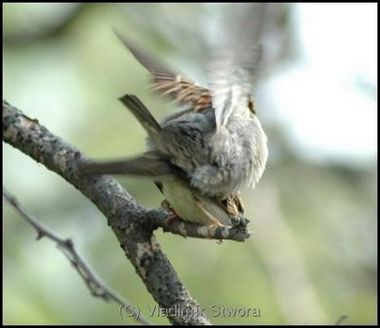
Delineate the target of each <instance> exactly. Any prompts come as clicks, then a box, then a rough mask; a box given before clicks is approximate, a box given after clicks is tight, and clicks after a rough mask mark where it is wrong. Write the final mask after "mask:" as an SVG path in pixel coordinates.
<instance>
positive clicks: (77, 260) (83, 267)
mask: <svg viewBox="0 0 380 328" xmlns="http://www.w3.org/2000/svg"><path fill="white" fill-rule="evenodd" d="M3 197H4V199H5V200H6V201H7V202H8V204H10V205H11V206H12V207H13V208H14V209H15V210H16V211H17V212H18V213H19V214H20V215H21V217H22V218H23V219H24V220H25V221H26V222H27V223H28V224H30V225H31V226H32V227H33V228H34V229H35V230H36V232H37V238H36V239H37V240H40V239H42V238H43V237H46V238H48V239H50V240H52V241H53V242H55V243H56V244H57V246H58V248H59V249H60V250H61V251H62V253H63V254H64V255H65V256H66V258H67V259H68V260H69V261H70V263H71V265H72V266H73V268H74V269H75V270H76V271H77V272H78V273H79V275H80V276H81V278H82V279H83V281H84V282H85V283H86V285H87V287H88V289H89V290H90V292H91V294H92V295H93V296H94V297H99V298H102V299H103V300H104V301H106V302H109V301H110V300H112V301H114V302H116V303H118V304H119V305H120V309H124V310H125V311H127V312H128V314H129V315H130V316H131V317H133V318H134V319H135V320H136V321H138V322H140V323H141V324H143V325H149V324H150V323H149V322H148V321H147V320H146V319H144V318H143V317H142V316H141V315H136V313H135V312H134V311H133V310H132V309H134V306H133V305H131V304H130V303H129V302H127V301H126V300H123V299H122V298H121V297H120V296H119V295H117V293H116V292H114V291H112V290H111V289H110V288H109V287H107V286H105V285H104V284H103V283H102V282H101V281H100V280H99V278H98V277H97V276H96V274H95V273H94V272H93V271H92V269H90V267H89V266H88V265H87V264H86V263H85V262H84V260H83V259H82V257H81V256H80V255H79V254H78V253H77V251H76V250H75V248H74V243H73V242H72V240H71V239H69V238H68V239H63V238H61V237H60V236H58V235H57V234H56V233H54V232H53V231H52V230H49V229H48V228H46V227H45V226H44V225H43V224H41V223H40V222H39V221H38V219H36V218H35V217H34V216H33V215H31V214H30V213H28V211H27V210H25V209H24V208H23V207H22V206H21V205H20V203H19V202H18V200H17V199H16V197H14V196H13V195H11V194H10V193H9V192H7V191H6V190H3Z"/></svg>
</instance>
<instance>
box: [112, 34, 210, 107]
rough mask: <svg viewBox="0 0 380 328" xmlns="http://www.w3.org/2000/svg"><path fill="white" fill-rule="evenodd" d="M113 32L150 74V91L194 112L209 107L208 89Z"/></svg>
mask: <svg viewBox="0 0 380 328" xmlns="http://www.w3.org/2000/svg"><path fill="white" fill-rule="evenodd" d="M114 32H115V34H116V35H117V36H118V38H119V39H120V40H121V41H122V42H123V43H124V45H125V46H126V47H127V48H128V49H129V50H130V51H131V53H132V54H133V55H134V56H135V57H136V59H137V60H138V61H139V62H140V63H141V64H142V65H143V66H144V67H145V68H146V69H147V70H148V71H149V72H150V73H151V74H152V89H153V90H154V91H155V92H158V93H159V94H161V95H164V96H168V97H170V98H171V99H173V100H175V101H176V102H177V103H179V104H180V105H184V106H187V107H190V108H192V109H194V110H195V111H199V110H202V109H204V108H207V107H209V106H211V95H210V92H209V90H208V89H206V88H203V87H201V86H199V85H197V84H196V83H195V82H194V81H192V80H191V79H189V78H187V77H186V76H184V75H183V74H180V73H178V72H174V71H172V70H171V69H169V68H167V67H166V65H165V64H163V63H161V62H160V61H159V60H158V59H157V58H154V56H152V55H151V54H149V53H148V52H146V51H143V50H141V49H140V48H138V47H137V46H136V45H135V44H133V43H132V42H131V41H130V40H128V39H127V38H126V37H125V36H124V35H122V34H121V33H120V32H118V31H116V30H115V29H114Z"/></svg>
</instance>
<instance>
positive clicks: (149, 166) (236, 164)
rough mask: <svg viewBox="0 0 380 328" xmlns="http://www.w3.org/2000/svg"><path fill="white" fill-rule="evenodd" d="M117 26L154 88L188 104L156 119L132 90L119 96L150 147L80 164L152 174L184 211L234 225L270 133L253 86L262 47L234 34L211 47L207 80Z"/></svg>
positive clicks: (95, 170)
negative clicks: (200, 81) (170, 63)
mask: <svg viewBox="0 0 380 328" xmlns="http://www.w3.org/2000/svg"><path fill="white" fill-rule="evenodd" d="M258 8H259V9H262V7H260V6H259V7H258ZM256 12H259V13H260V10H258V11H256ZM257 17H258V18H261V16H260V15H259V16H257ZM259 20H260V19H256V20H255V24H259ZM259 25H260V24H259ZM255 33H256V34H257V35H256V39H257V38H258V35H259V34H260V33H259V32H257V29H256V32H255ZM116 34H117V35H118V36H119V38H120V39H121V41H122V42H123V43H124V44H125V45H126V46H127V48H129V50H130V51H131V52H132V54H133V55H134V56H135V57H136V59H137V60H138V61H139V62H140V63H141V64H142V65H143V66H144V67H146V68H147V70H148V71H149V72H150V73H151V76H152V80H153V83H152V85H153V90H155V91H156V92H158V93H160V94H162V95H166V96H169V97H171V98H172V99H174V100H175V101H177V103H179V104H180V105H182V106H184V107H185V109H183V110H182V111H180V112H178V113H175V114H174V115H171V116H169V117H168V118H166V119H165V120H164V121H163V122H162V124H159V123H158V122H157V121H156V120H155V119H154V117H153V116H152V114H151V113H150V112H149V110H148V109H147V108H146V107H145V106H144V105H143V103H142V102H141V101H140V100H139V99H138V98H137V97H136V96H132V95H126V96H124V97H122V98H121V101H122V102H123V103H124V104H125V105H126V106H127V108H129V110H131V112H132V113H133V114H134V115H135V117H136V118H137V119H138V121H139V122H140V124H141V125H142V126H143V127H144V129H145V130H146V131H147V133H148V145H149V149H150V150H149V151H147V152H146V153H144V154H142V155H140V156H137V157H135V158H129V159H126V160H121V161H116V162H109V163H82V165H81V169H82V171H83V172H85V173H88V174H90V173H92V174H99V173H102V174H134V175H140V176H149V177H151V178H153V180H154V181H155V182H156V185H157V186H158V187H159V188H160V190H161V191H162V192H163V194H164V195H165V198H166V200H167V203H168V204H167V205H169V207H170V208H171V210H172V211H173V212H174V213H175V214H176V215H177V216H179V217H181V218H182V219H184V220H186V221H191V222H196V223H199V224H202V225H210V224H214V225H225V224H227V225H231V219H233V218H236V217H241V216H242V215H243V212H244V211H243V206H242V204H241V201H240V199H239V197H238V192H239V190H241V189H242V188H243V187H244V186H246V185H251V186H254V185H255V184H256V183H257V182H258V181H259V179H260V178H261V176H262V174H263V171H264V169H265V165H266V161H267V156H268V149H267V138H266V135H265V133H264V131H263V129H262V127H261V123H260V121H259V119H258V118H257V116H256V113H255V108H254V104H253V101H252V97H251V93H250V92H251V90H250V89H251V87H252V84H253V81H254V78H255V76H256V70H257V66H258V62H259V60H260V56H261V51H260V48H259V47H258V46H257V45H256V43H254V45H253V46H251V45H250V43H247V40H244V38H243V40H242V39H241V38H240V40H239V42H238V41H237V40H238V39H239V38H236V39H237V40H235V41H236V42H238V43H236V44H235V45H234V44H232V45H231V44H230V45H229V46H228V47H225V48H224V49H220V50H219V51H216V52H215V54H214V56H212V60H211V61H210V67H209V75H208V76H209V86H208V88H206V87H201V86H199V85H197V84H196V83H194V82H193V81H192V80H191V79H189V78H187V77H185V76H184V75H183V74H180V73H178V72H176V71H173V70H172V69H169V68H168V67H167V66H166V65H165V64H163V63H161V62H160V61H159V60H158V59H157V58H154V56H152V55H150V54H148V53H147V52H145V51H142V50H141V49H140V48H138V47H137V46H136V45H135V44H133V43H132V42H131V41H129V40H127V39H126V38H125V37H124V36H122V35H121V34H120V33H117V32H116ZM253 34H254V33H253ZM240 42H243V44H240Z"/></svg>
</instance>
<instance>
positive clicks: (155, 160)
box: [78, 95, 244, 226]
mask: <svg viewBox="0 0 380 328" xmlns="http://www.w3.org/2000/svg"><path fill="white" fill-rule="evenodd" d="M120 100H121V101H122V103H123V104H124V105H126V107H127V108H128V109H129V110H130V111H131V112H132V114H133V115H134V116H135V117H136V118H137V120H138V121H139V122H140V124H141V125H142V126H143V128H144V129H145V130H146V132H147V133H148V142H149V143H150V144H151V146H150V148H151V150H149V151H146V152H145V153H143V154H141V155H138V156H136V157H133V158H128V159H123V160H119V161H111V162H105V163H93V162H80V163H79V164H78V168H79V170H80V172H81V173H82V174H86V175H88V174H127V175H136V176H143V177H150V178H151V179H153V181H154V182H155V184H156V186H157V187H158V188H159V190H160V191H161V192H162V193H163V194H164V196H165V200H164V201H163V202H162V207H163V208H165V209H166V210H168V211H169V212H170V214H171V217H170V218H171V219H173V218H181V219H183V220H185V221H188V222H193V223H197V224H200V225H203V226H224V225H229V226H232V225H239V224H240V223H241V222H244V220H243V219H244V217H243V214H244V209H243V205H242V203H241V201H240V198H239V197H238V196H237V195H236V194H234V195H229V196H228V197H226V198H223V199H222V198H218V197H209V196H207V195H204V194H203V193H202V192H201V191H199V190H197V189H195V188H193V187H191V186H190V184H191V181H190V177H189V175H188V174H187V173H186V171H185V170H184V169H183V168H181V167H180V166H178V165H176V164H175V162H176V161H173V157H172V155H171V154H170V151H171V148H172V147H173V146H174V147H177V146H175V145H173V140H175V139H176V138H179V139H180V140H178V142H177V143H176V144H177V145H178V146H179V149H182V151H183V150H184V147H183V146H182V144H185V145H186V142H184V143H182V142H183V141H185V140H186V138H187V137H186V136H190V134H191V133H193V134H194V133H195V134H197V133H198V132H197V131H198V130H197V129H196V130H194V129H193V128H191V127H190V128H189V124H190V126H192V125H195V126H202V123H201V124H199V123H200V120H202V119H203V121H204V124H203V127H204V129H205V130H207V129H209V123H208V120H207V119H205V117H206V116H205V115H210V116H211V115H213V111H212V109H211V108H210V109H209V110H207V112H205V113H202V114H195V116H199V117H198V119H197V118H196V117H194V115H192V114H191V115H190V117H189V118H188V121H184V123H175V124H173V123H172V122H171V120H169V121H168V122H169V123H168V122H166V123H164V124H163V125H162V126H161V125H160V124H159V123H158V122H157V121H156V119H155V118H154V117H153V115H152V114H151V113H150V111H149V110H148V109H147V108H146V107H145V105H144V104H143V103H142V102H141V101H140V100H139V99H138V98H137V97H136V96H134V95H125V96H123V97H122V98H120ZM175 120H176V119H175ZM182 120H183V118H182ZM173 128H174V130H173ZM183 129H187V130H188V132H187V133H188V134H184V133H183ZM181 140H182V141H181ZM170 143H171V144H170ZM166 146H168V147H166ZM181 147H182V148H181Z"/></svg>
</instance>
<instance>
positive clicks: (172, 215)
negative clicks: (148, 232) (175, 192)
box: [161, 199, 179, 224]
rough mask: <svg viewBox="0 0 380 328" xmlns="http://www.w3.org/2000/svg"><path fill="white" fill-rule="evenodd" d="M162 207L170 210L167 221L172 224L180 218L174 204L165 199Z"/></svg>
mask: <svg viewBox="0 0 380 328" xmlns="http://www.w3.org/2000/svg"><path fill="white" fill-rule="evenodd" d="M161 207H162V208H163V209H164V210H166V211H168V212H169V216H168V219H167V220H166V223H168V224H172V223H173V222H174V221H176V220H178V219H179V216H178V215H177V213H176V212H175V211H174V208H173V206H172V205H171V204H170V203H169V202H168V201H167V200H166V199H164V200H163V201H162V202H161Z"/></svg>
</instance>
